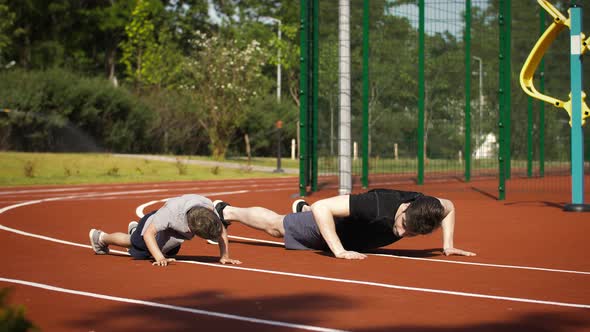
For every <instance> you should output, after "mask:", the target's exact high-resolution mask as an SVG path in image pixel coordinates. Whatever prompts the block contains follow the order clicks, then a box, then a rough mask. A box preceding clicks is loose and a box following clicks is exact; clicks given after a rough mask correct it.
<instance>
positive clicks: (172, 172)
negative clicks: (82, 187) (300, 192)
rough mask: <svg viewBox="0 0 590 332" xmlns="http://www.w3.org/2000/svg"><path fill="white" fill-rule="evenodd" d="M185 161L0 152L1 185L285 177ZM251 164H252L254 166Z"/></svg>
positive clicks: (180, 159)
mask: <svg viewBox="0 0 590 332" xmlns="http://www.w3.org/2000/svg"><path fill="white" fill-rule="evenodd" d="M188 159H189V158H188V157H178V158H177V161H176V162H164V161H153V160H147V159H139V158H121V157H115V156H112V155H110V154H94V153H93V154H89V153H23V152H0V165H1V167H0V186H15V185H45V184H89V183H131V182H157V181H191V180H220V179H241V178H255V177H276V176H285V174H280V173H279V174H277V173H271V172H255V171H251V170H249V169H248V168H247V165H246V163H244V167H243V168H239V169H232V168H225V167H223V166H221V167H211V166H200V165H193V164H187V163H184V162H183V161H185V160H188ZM191 159H196V158H191ZM204 159H206V160H211V159H208V158H204ZM269 162H270V161H269ZM275 162H276V161H275ZM252 164H253V165H254V163H252Z"/></svg>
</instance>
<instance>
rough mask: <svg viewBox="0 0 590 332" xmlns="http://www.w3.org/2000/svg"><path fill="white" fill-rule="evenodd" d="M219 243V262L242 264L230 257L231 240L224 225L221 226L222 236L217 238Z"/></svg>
mask: <svg viewBox="0 0 590 332" xmlns="http://www.w3.org/2000/svg"><path fill="white" fill-rule="evenodd" d="M217 243H218V244H219V256H221V258H220V259H219V262H220V263H221V264H242V262H240V261H239V260H237V259H231V258H229V240H228V238H227V230H226V229H225V227H223V226H222V227H221V236H220V238H219V239H218V240H217Z"/></svg>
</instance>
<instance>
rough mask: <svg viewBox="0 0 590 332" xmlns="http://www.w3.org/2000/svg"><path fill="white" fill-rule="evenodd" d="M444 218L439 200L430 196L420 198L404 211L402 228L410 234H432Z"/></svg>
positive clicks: (443, 211) (443, 210)
mask: <svg viewBox="0 0 590 332" xmlns="http://www.w3.org/2000/svg"><path fill="white" fill-rule="evenodd" d="M444 217H445V209H444V207H443V206H442V204H441V202H440V200H438V199H437V198H435V197H432V196H421V197H418V198H417V199H416V200H415V201H413V202H411V203H410V206H408V208H407V209H406V220H405V224H404V227H405V229H406V232H408V233H410V234H416V235H417V234H421V235H426V234H430V233H432V232H434V230H436V229H437V228H438V227H440V224H441V222H442V220H443V219H444Z"/></svg>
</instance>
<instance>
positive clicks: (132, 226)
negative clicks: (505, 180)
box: [127, 221, 139, 235]
mask: <svg viewBox="0 0 590 332" xmlns="http://www.w3.org/2000/svg"><path fill="white" fill-rule="evenodd" d="M137 225H139V223H138V222H137V221H131V222H130V223H129V225H127V234H129V235H131V234H133V232H135V229H137Z"/></svg>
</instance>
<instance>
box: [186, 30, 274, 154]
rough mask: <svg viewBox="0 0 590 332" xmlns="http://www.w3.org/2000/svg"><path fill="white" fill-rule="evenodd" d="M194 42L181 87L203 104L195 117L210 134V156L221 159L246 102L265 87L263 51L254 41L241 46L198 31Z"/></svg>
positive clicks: (254, 97)
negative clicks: (211, 154) (197, 116)
mask: <svg viewBox="0 0 590 332" xmlns="http://www.w3.org/2000/svg"><path fill="white" fill-rule="evenodd" d="M194 43H195V45H194V46H195V51H194V53H193V55H192V56H191V58H189V59H188V60H187V62H186V63H185V64H184V67H183V73H184V75H185V76H184V78H183V81H184V84H183V85H182V89H184V90H185V91H186V92H187V93H189V94H190V95H191V96H193V98H195V100H197V101H198V103H199V104H200V105H202V112H203V114H202V115H201V116H200V117H199V118H198V121H199V122H200V123H201V125H202V127H203V129H204V130H205V131H206V132H207V134H208V136H209V139H210V141H211V142H210V144H211V151H212V153H213V156H214V157H215V158H218V159H221V158H224V157H225V153H226V150H227V148H228V145H229V143H230V141H231V137H232V135H233V133H234V131H235V130H236V129H237V128H238V127H239V126H240V124H241V123H242V122H243V120H244V117H245V114H246V112H245V110H246V107H247V105H249V104H252V102H253V100H255V99H256V98H259V97H260V96H261V94H262V92H263V91H265V86H266V85H267V83H266V80H265V79H264V78H263V76H262V73H261V68H262V65H263V64H264V63H265V61H266V54H264V52H263V50H262V49H261V48H260V47H259V46H258V43H257V42H256V41H252V42H251V43H250V44H248V45H247V46H244V47H241V46H239V45H238V44H237V42H236V41H234V40H226V39H221V38H220V37H219V36H212V37H210V38H208V37H207V36H206V35H204V34H202V33H199V34H198V35H197V36H196V38H195V40H194Z"/></svg>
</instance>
